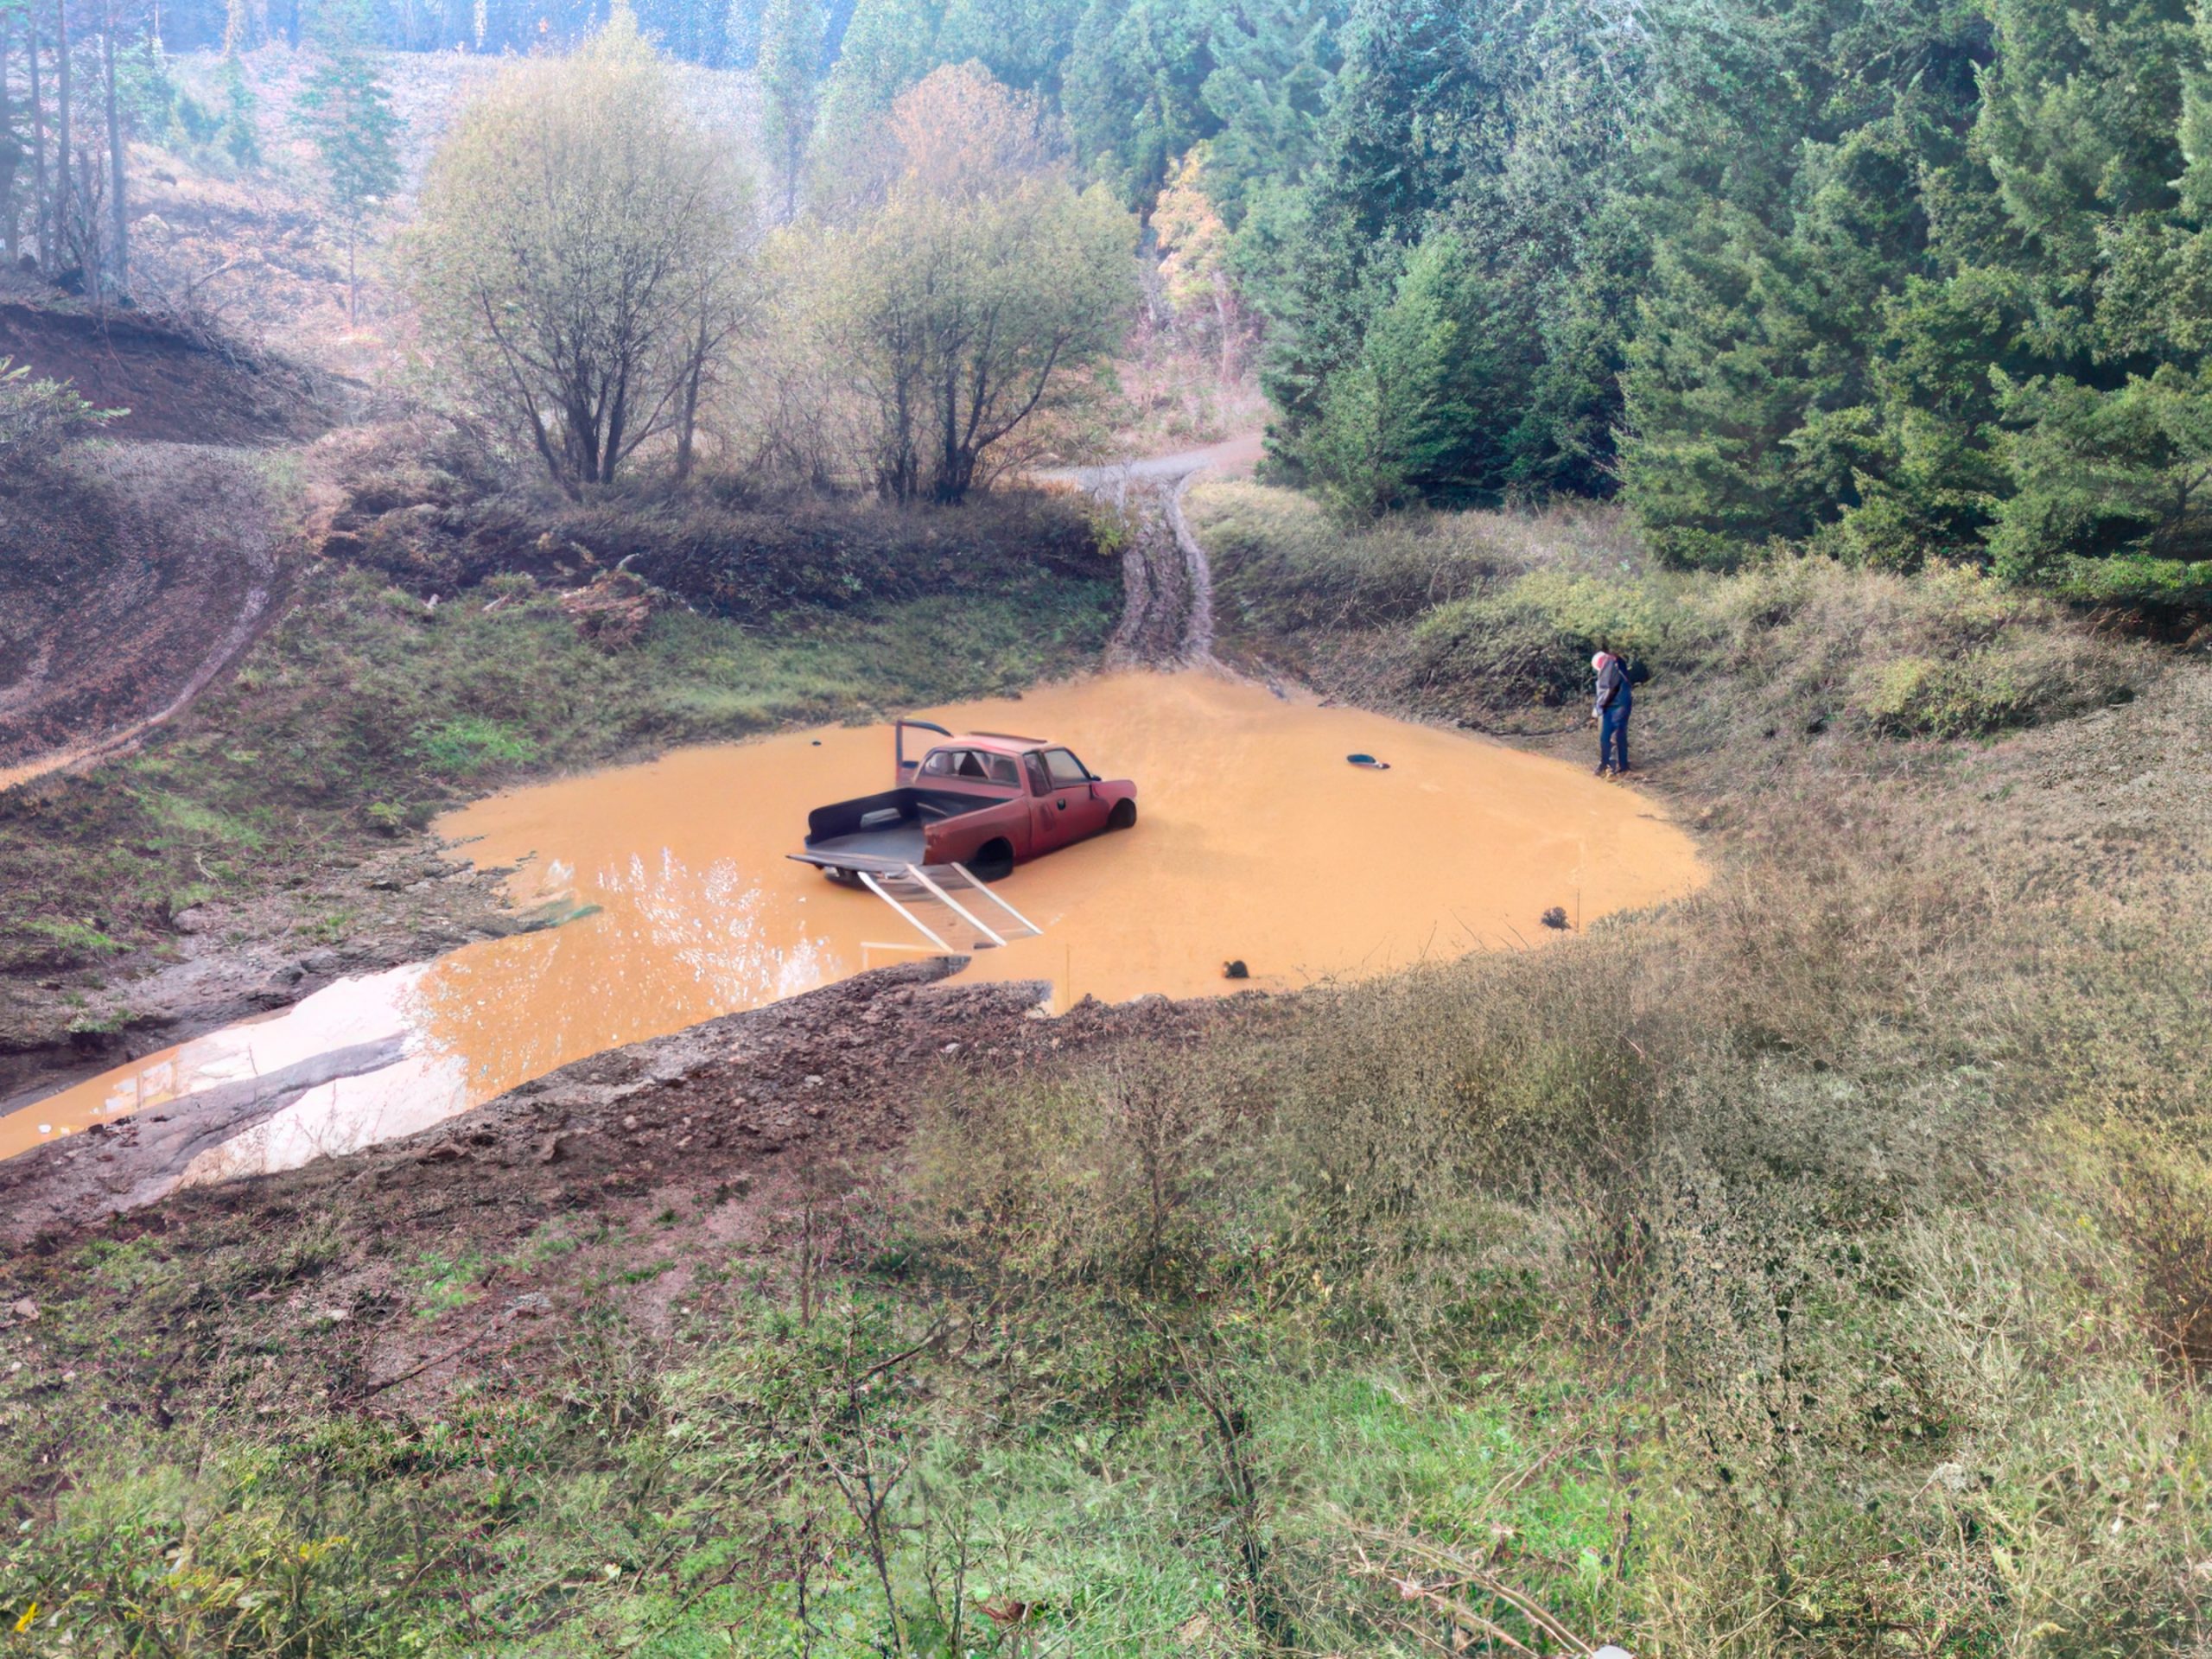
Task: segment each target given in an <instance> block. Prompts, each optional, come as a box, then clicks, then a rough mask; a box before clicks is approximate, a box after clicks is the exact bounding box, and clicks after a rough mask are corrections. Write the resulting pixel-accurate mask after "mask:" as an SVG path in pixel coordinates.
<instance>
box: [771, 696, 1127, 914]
mask: <svg viewBox="0 0 2212 1659" xmlns="http://www.w3.org/2000/svg"><path fill="white" fill-rule="evenodd" d="M909 731H922V732H933V733H935V734H937V735H938V737H940V738H943V739H944V741H943V742H941V743H937V744H933V745H931V747H929V748H927V749H925V750H924V751H923V753H921V754H920V755H919V756H918V758H917V759H914V760H908V759H907V758H906V734H907V733H908V732H909ZM892 755H893V766H894V773H893V775H894V777H895V779H896V780H897V781H896V784H895V785H894V786H893V788H891V789H888V790H887V791H884V792H883V793H882V794H880V795H863V796H861V798H859V799H857V800H851V801H839V802H838V803H836V804H835V805H834V806H824V807H820V808H817V810H814V811H813V812H810V813H809V814H808V815H807V820H806V850H805V851H804V852H803V853H793V854H792V855H791V856H792V857H793V858H795V859H797V860H798V861H799V862H801V863H802V864H817V865H819V866H821V867H822V868H823V869H825V870H827V871H829V874H831V875H832V876H834V877H836V878H837V879H838V880H843V881H855V880H858V879H859V875H860V873H861V871H863V870H865V871H868V873H870V874H897V873H898V872H899V871H901V870H904V869H905V868H906V867H907V866H909V865H916V866H919V867H921V868H928V867H929V866H931V865H943V864H960V865H964V866H966V867H967V868H968V870H969V872H970V873H971V874H974V875H976V877H978V878H979V879H981V880H985V881H995V880H999V878H1001V876H1003V875H1006V874H1008V873H1009V872H1010V871H1012V869H1013V868H1014V866H1015V865H1016V864H1020V863H1026V862H1027V861H1029V860H1030V859H1033V858H1039V857H1042V856H1043V855H1045V854H1046V853H1049V852H1052V851H1055V850H1056V849H1059V848H1062V847H1066V846H1069V845H1071V844H1072V843H1074V842H1078V841H1086V840H1088V839H1089V838H1090V837H1091V836H1096V835H1098V834H1101V833H1102V832H1103V831H1105V830H1108V829H1128V828H1129V827H1130V826H1131V825H1132V824H1134V823H1136V821H1137V786H1136V785H1135V784H1133V783H1131V782H1129V781H1128V779H1118V780H1115V781H1111V782H1109V781H1108V780H1107V779H1103V778H1100V777H1098V776H1096V775H1095V774H1094V773H1093V772H1091V770H1090V767H1088V766H1084V764H1083V762H1082V761H1080V760H1077V759H1076V757H1075V753H1074V752H1073V751H1072V750H1070V749H1067V748H1065V747H1061V746H1059V745H1058V744H1053V743H1048V742H1046V741H1045V740H1044V739H1043V738H1041V737H1011V736H1008V735H1007V734H1005V733H1003V732H974V733H970V734H966V735H964V736H961V735H956V734H953V733H951V732H949V731H947V730H945V728H944V727H942V726H934V725H931V723H930V722H929V721H925V720H902V721H899V722H898V723H897V724H896V725H895V726H894V727H893V734H892Z"/></svg>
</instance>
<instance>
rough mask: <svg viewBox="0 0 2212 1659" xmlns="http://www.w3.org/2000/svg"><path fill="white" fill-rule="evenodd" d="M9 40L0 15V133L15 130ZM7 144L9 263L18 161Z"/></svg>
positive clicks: (3, 176)
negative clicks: (9, 87)
mask: <svg viewBox="0 0 2212 1659" xmlns="http://www.w3.org/2000/svg"><path fill="white" fill-rule="evenodd" d="M13 43H14V41H13V36H12V35H10V31H9V29H8V20H7V18H6V17H5V16H0V134H10V133H13V132H14V131H15V130H16V111H15V108H14V106H13V105H10V103H9V101H8V49H9V48H10V46H11V45H12V44H13ZM6 143H7V140H6V138H5V137H0V144H6ZM7 147H8V165H7V170H6V171H5V172H0V253H4V254H5V255H6V256H7V260H8V263H9V264H11V265H12V264H15V263H16V224H17V221H18V215H17V214H16V170H17V169H18V168H20V167H21V166H22V162H21V160H20V159H19V158H18V156H16V150H15V147H14V146H13V145H8V146H7Z"/></svg>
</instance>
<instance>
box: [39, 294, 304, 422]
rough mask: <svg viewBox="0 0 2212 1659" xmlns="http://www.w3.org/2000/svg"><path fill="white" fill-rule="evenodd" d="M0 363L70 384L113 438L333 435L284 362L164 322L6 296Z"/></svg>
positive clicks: (298, 376) (300, 379) (299, 378)
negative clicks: (115, 414)
mask: <svg viewBox="0 0 2212 1659" xmlns="http://www.w3.org/2000/svg"><path fill="white" fill-rule="evenodd" d="M0 357H7V358H10V359H13V360H14V362H15V364H16V366H18V367H21V366H22V365H26V364H28V365H29V366H30V368H31V369H32V371H33V372H35V373H36V374H38V375H40V376H41V377H42V378H48V379H54V380H67V381H68V382H70V383H71V384H73V385H74V386H75V387H76V388H77V390H78V391H79V392H80V393H81V394H82V395H83V396H84V397H87V398H89V399H90V400H91V401H92V403H94V404H97V405H99V407H100V408H102V409H121V410H128V411H129V413H127V414H125V415H124V416H120V417H119V418H118V419H116V420H114V421H112V422H111V423H109V424H108V425H107V426H106V428H105V429H104V430H105V435H106V436H108V437H111V438H124V439H130V440H136V441H139V442H152V441H167V442H175V443H219V444H239V445H245V444H269V443H279V442H286V441H288V440H290V439H294V438H301V437H307V436H310V435H314V434H315V433H316V432H319V431H321V430H324V429H327V426H328V424H329V422H328V419H327V416H326V415H325V414H324V413H322V412H321V410H319V409H318V408H317V405H316V400H315V395H314V388H313V384H312V383H311V382H310V381H309V380H308V378H306V377H304V376H302V375H301V374H299V373H297V372H294V371H292V370H290V369H289V368H287V367H286V366H284V365H282V364H281V363H277V362H273V361H260V360H256V359H251V358H247V357H245V356H236V355H226V354H225V353H221V352H219V351H217V350H214V349H212V348H211V347H210V346H208V345H207V344H205V343H202V342H201V341H199V340H194V339H192V338H191V337H190V336H188V335H187V334H182V333H180V332H178V331H176V330H174V329H170V328H166V327H162V325H160V324H159V323H157V322H154V321H149V320H147V319H144V318H142V317H138V316H135V315H128V314H124V313H121V312H108V313H106V314H105V315H95V314H93V313H91V312H83V311H73V310H67V309H60V308H54V307H50V306H45V305H34V304H27V303H25V302H22V300H20V299H5V298H0Z"/></svg>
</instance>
